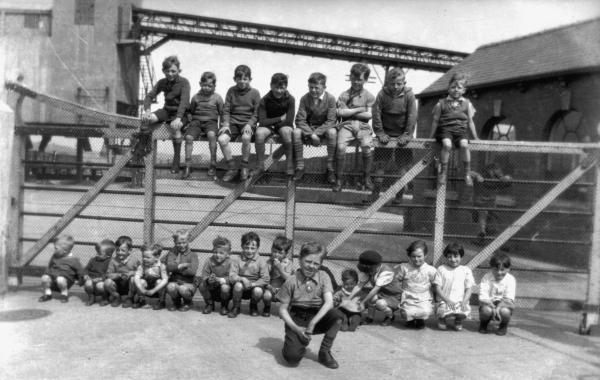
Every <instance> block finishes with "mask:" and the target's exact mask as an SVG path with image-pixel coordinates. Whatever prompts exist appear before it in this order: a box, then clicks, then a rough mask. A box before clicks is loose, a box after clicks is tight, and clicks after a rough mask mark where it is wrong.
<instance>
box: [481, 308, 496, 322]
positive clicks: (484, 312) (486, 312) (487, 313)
mask: <svg viewBox="0 0 600 380" xmlns="http://www.w3.org/2000/svg"><path fill="white" fill-rule="evenodd" d="M493 313H494V310H492V308H491V307H490V306H486V305H484V306H480V307H479V319H482V320H488V319H491V318H492V314H493Z"/></svg>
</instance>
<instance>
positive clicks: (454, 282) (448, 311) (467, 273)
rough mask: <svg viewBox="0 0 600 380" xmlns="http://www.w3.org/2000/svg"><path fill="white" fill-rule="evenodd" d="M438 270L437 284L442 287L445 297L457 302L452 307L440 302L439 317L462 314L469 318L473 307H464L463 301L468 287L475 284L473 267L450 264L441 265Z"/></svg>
mask: <svg viewBox="0 0 600 380" xmlns="http://www.w3.org/2000/svg"><path fill="white" fill-rule="evenodd" d="M437 272H438V278H437V280H436V285H437V286H439V287H440V290H441V292H442V294H443V295H444V297H446V298H448V299H449V300H450V301H452V302H453V303H454V304H455V306H454V307H450V306H448V305H447V304H446V303H445V302H444V301H440V302H438V304H437V310H436V314H437V316H438V318H444V317H446V316H448V315H453V314H460V315H463V316H465V317H466V318H468V317H469V314H470V313H471V308H470V307H469V305H466V307H464V308H463V307H462V301H463V299H464V296H465V292H466V291H467V289H471V288H472V287H473V286H474V285H475V279H474V278H473V272H472V271H471V269H470V268H469V267H466V266H464V265H459V266H458V267H456V268H452V267H451V266H448V265H440V266H439V267H438V269H437Z"/></svg>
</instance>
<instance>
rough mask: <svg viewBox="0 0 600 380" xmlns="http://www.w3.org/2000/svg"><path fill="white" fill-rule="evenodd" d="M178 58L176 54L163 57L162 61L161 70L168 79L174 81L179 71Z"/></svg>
mask: <svg viewBox="0 0 600 380" xmlns="http://www.w3.org/2000/svg"><path fill="white" fill-rule="evenodd" d="M180 65H181V64H180V62H179V58H177V56H176V55H171V56H168V57H167V58H165V59H164V60H163V62H162V71H163V74H165V77H166V78H167V80H168V81H174V80H175V79H177V77H178V76H179V73H180V72H181V69H180V68H179V66H180Z"/></svg>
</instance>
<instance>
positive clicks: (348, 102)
mask: <svg viewBox="0 0 600 380" xmlns="http://www.w3.org/2000/svg"><path fill="white" fill-rule="evenodd" d="M373 104H375V97H374V96H373V94H371V93H370V92H369V91H367V90H366V89H364V88H363V89H362V90H360V91H359V92H354V91H353V90H352V88H349V89H348V90H346V91H344V92H342V93H341V94H340V96H339V97H338V101H337V108H340V109H349V108H358V107H365V108H370V107H373ZM348 120H359V121H361V122H363V123H366V122H365V120H363V119H357V118H356V115H352V116H349V117H344V118H342V121H348Z"/></svg>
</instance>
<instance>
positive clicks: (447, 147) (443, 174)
mask: <svg viewBox="0 0 600 380" xmlns="http://www.w3.org/2000/svg"><path fill="white" fill-rule="evenodd" d="M451 150H452V141H451V140H450V139H449V138H445V139H443V140H442V149H441V151H440V171H439V173H438V184H440V185H443V184H445V183H446V178H447V176H448V161H449V160H450V151H451Z"/></svg>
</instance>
